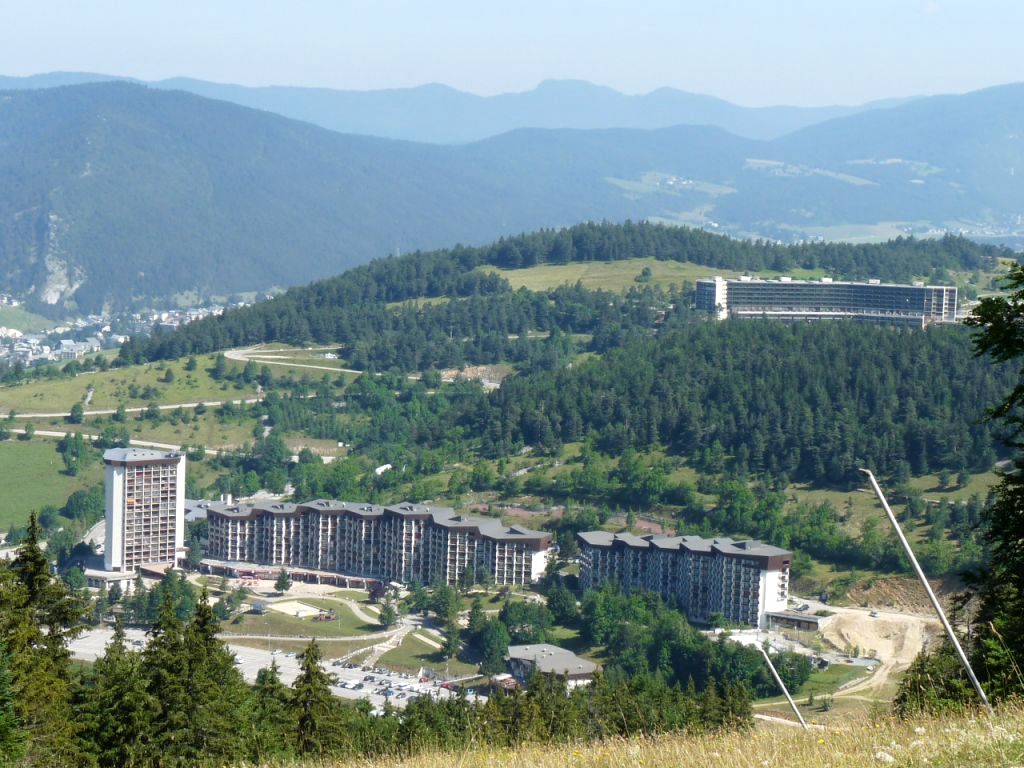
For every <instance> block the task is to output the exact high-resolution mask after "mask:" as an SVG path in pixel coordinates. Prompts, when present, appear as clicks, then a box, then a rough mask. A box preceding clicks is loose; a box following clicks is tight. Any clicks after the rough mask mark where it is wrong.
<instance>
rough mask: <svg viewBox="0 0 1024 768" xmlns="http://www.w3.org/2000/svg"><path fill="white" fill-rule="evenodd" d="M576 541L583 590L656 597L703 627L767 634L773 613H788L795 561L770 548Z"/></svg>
mask: <svg viewBox="0 0 1024 768" xmlns="http://www.w3.org/2000/svg"><path fill="white" fill-rule="evenodd" d="M577 539H578V543H579V546H580V586H581V587H582V588H583V589H598V588H600V587H601V585H602V584H604V583H606V582H612V583H613V584H618V585H620V586H621V587H622V588H623V589H625V590H627V591H630V590H645V591H649V592H657V593H658V594H660V595H661V596H662V597H664V598H665V599H666V600H674V601H675V602H677V603H678V604H679V606H680V607H681V608H682V609H683V610H684V611H685V612H686V614H687V616H688V617H689V618H690V619H691V620H693V621H697V622H706V621H708V620H709V619H710V618H711V617H712V615H714V614H721V615H722V616H724V617H725V618H726V619H727V620H728V621H731V622H735V623H737V624H747V625H750V626H756V627H762V628H763V627H765V626H766V618H765V617H766V614H767V613H768V612H769V611H783V610H785V608H786V600H787V598H788V597H789V569H790V564H791V563H792V559H793V555H792V553H791V552H788V551H786V550H784V549H780V548H778V547H773V546H771V545H769V544H764V543H762V542H759V541H739V542H737V541H733V540H732V539H727V538H725V539H703V538H701V537H700V536H654V535H651V536H634V535H632V534H629V533H620V534H612V533H607V532H605V531H587V532H583V533H580V534H578V535H577Z"/></svg>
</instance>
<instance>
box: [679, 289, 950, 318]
mask: <svg viewBox="0 0 1024 768" xmlns="http://www.w3.org/2000/svg"><path fill="white" fill-rule="evenodd" d="M696 306H697V309H702V310H707V311H709V312H714V313H715V314H716V316H717V317H718V318H720V319H724V318H726V317H741V318H776V319H780V320H791V321H793V320H830V319H843V318H846V319H854V320H861V321H865V322H874V323H882V324H886V325H909V326H915V327H923V326H925V325H929V324H931V323H952V322H956V307H957V293H956V287H955V286H949V285H925V284H924V283H914V284H913V285H898V284H893V283H883V282H881V281H879V280H868V281H867V282H843V281H837V280H832V278H830V277H823V278H821V279H820V280H793V279H791V278H788V277H779V278H776V279H774V280H765V279H760V278H756V277H739V278H735V279H728V280H726V279H723V278H721V277H714V278H710V279H705V280H698V281H697V294H696Z"/></svg>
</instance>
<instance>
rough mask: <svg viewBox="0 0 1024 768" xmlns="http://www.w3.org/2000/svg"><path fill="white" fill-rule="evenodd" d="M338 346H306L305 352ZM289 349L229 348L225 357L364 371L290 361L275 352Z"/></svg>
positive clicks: (293, 365)
mask: <svg viewBox="0 0 1024 768" xmlns="http://www.w3.org/2000/svg"><path fill="white" fill-rule="evenodd" d="M337 348H338V347H337V346H333V347H306V348H305V350H303V351H305V352H316V351H320V350H324V349H330V350H335V349H337ZM283 351H287V350H272V349H268V350H265V351H261V350H259V349H256V348H254V347H247V348H246V349H229V350H227V351H226V352H225V353H224V357H226V358H227V359H228V360H236V361H238V362H240V363H247V362H249V360H252V361H253V362H254V363H261V364H263V365H284V366H287V367H288V368H312V369H314V370H317V371H332V372H333V373H354V374H356V375H359V374H361V373H362V371H357V370H355V369H354V368H338V367H337V366H332V365H311V364H309V363H289V362H288V356H287V355H281V354H275V352H283Z"/></svg>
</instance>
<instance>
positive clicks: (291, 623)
mask: <svg viewBox="0 0 1024 768" xmlns="http://www.w3.org/2000/svg"><path fill="white" fill-rule="evenodd" d="M296 599H297V600H299V602H303V603H309V604H310V605H313V601H312V600H308V599H306V598H296ZM331 607H332V608H334V610H335V612H336V613H337V616H338V618H337V619H336V620H334V621H314V620H313V619H312V618H309V619H300V618H297V617H295V616H289V615H287V614H284V613H278V612H277V611H273V610H270V609H268V610H267V612H266V613H264V614H263V615H262V616H256V615H255V614H251V613H247V614H243V616H242V621H241V622H239V623H237V624H236V623H234V621H233V620H229V621H226V622H224V625H223V628H224V631H225V632H231V633H235V634H240V635H282V636H293V637H295V638H296V639H299V638H303V637H317V638H320V637H359V636H361V635H366V634H369V633H371V632H380V631H381V628H380V626H378V625H376V624H366V623H364V622H362V621H360V620H359V619H357V618H356V617H355V615H354V614H353V613H352V611H351V610H350V609H349V608H347V607H346V606H344V605H342V604H341V603H333V604H332V605H331Z"/></svg>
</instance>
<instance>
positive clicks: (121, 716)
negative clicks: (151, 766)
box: [81, 619, 157, 766]
mask: <svg viewBox="0 0 1024 768" xmlns="http://www.w3.org/2000/svg"><path fill="white" fill-rule="evenodd" d="M87 683H88V687H87V688H86V690H85V692H84V694H83V698H84V701H83V704H82V707H81V710H82V719H83V721H84V724H85V727H84V729H83V738H84V739H85V741H86V742H87V744H88V745H89V748H90V750H91V751H92V752H93V753H94V754H95V756H96V758H97V759H98V761H99V763H100V765H104V766H106V765H113V766H130V765H138V764H139V763H140V762H142V761H143V760H144V759H145V756H146V752H147V745H148V741H149V738H150V734H151V733H152V731H153V727H154V718H155V717H156V715H157V703H156V700H155V699H154V698H153V696H152V695H151V694H150V693H149V692H148V691H147V690H146V689H147V680H146V676H145V674H143V669H142V659H141V657H140V655H139V654H137V653H133V652H132V651H129V650H128V648H127V646H126V645H125V635H124V627H123V626H122V624H121V621H120V619H118V620H117V621H116V623H115V625H114V637H113V639H112V640H111V641H110V643H109V644H108V645H107V648H106V652H105V653H104V654H103V656H102V657H101V658H99V659H97V661H96V663H95V664H94V665H93V668H92V674H91V675H90V676H89V678H88V679H87Z"/></svg>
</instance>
